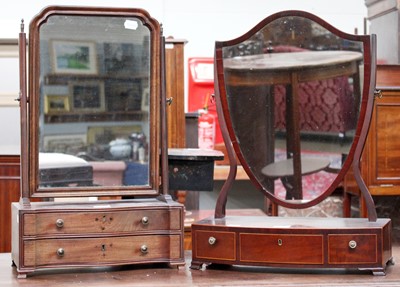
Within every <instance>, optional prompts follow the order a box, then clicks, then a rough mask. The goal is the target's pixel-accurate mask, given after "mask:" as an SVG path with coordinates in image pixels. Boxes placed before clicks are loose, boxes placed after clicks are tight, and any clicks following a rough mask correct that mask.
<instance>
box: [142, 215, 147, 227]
mask: <svg viewBox="0 0 400 287" xmlns="http://www.w3.org/2000/svg"><path fill="white" fill-rule="evenodd" d="M142 224H143V225H147V224H149V218H148V217H147V216H143V218H142Z"/></svg>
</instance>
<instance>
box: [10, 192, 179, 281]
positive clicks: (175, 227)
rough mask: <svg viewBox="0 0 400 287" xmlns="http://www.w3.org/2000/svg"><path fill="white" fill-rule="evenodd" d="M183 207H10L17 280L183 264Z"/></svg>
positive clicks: (151, 203)
mask: <svg viewBox="0 0 400 287" xmlns="http://www.w3.org/2000/svg"><path fill="white" fill-rule="evenodd" d="M183 212H184V209H183V205H181V204H179V203H176V202H173V201H172V200H171V201H168V202H163V201H159V200H157V199H146V200H124V201H109V202H101V201H100V202H99V201H98V202H96V203H75V204H60V203H58V204H57V203H49V202H47V203H31V206H30V207H23V206H22V205H20V204H19V203H13V205H12V228H13V240H12V252H11V253H12V260H13V264H14V265H15V266H16V267H17V272H18V277H19V278H25V277H26V276H27V274H29V273H32V272H34V271H37V270H46V269H50V268H51V269H54V268H60V269H62V268H64V269H65V268H75V267H98V266H116V265H125V264H144V263H167V264H169V265H171V266H179V265H184V264H185V261H184V251H183V237H184V231H183V217H184V216H183Z"/></svg>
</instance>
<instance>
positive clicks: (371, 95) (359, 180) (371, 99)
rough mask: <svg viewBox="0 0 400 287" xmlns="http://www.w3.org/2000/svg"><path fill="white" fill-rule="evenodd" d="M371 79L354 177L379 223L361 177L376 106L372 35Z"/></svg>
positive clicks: (372, 217) (372, 218) (373, 39)
mask: <svg viewBox="0 0 400 287" xmlns="http://www.w3.org/2000/svg"><path fill="white" fill-rule="evenodd" d="M370 46H371V51H370V55H371V63H370V65H371V75H372V77H371V79H370V86H369V87H368V89H369V90H368V96H369V99H368V103H367V108H366V112H365V114H366V115H367V116H366V118H365V120H364V124H363V126H362V131H361V134H360V139H359V141H360V142H361V143H362V145H359V146H357V148H356V150H355V153H354V159H353V171H354V177H355V179H356V181H357V184H358V187H359V188H360V191H361V194H362V196H363V197H364V199H365V203H366V206H367V211H368V220H369V221H371V222H375V221H377V218H378V216H377V213H376V208H375V203H374V200H373V198H372V195H371V193H370V192H369V190H368V188H367V186H366V184H365V182H364V180H363V178H362V177H361V173H360V161H361V155H362V152H363V150H364V145H365V141H366V139H367V136H368V131H369V127H370V123H371V115H372V109H373V106H374V98H375V86H376V35H375V34H372V35H371V45H370Z"/></svg>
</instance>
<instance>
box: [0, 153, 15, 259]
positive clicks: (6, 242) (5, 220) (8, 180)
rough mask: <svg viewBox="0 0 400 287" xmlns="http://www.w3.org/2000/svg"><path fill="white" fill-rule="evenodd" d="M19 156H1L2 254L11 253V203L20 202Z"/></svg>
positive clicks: (0, 214)
mask: <svg viewBox="0 0 400 287" xmlns="http://www.w3.org/2000/svg"><path fill="white" fill-rule="evenodd" d="M19 189H20V159H19V155H0V212H1V213H0V252H10V251H11V202H16V201H18V200H19Z"/></svg>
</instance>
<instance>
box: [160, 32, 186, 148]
mask: <svg viewBox="0 0 400 287" xmlns="http://www.w3.org/2000/svg"><path fill="white" fill-rule="evenodd" d="M186 42H187V41H186V40H178V39H173V38H167V39H166V40H165V69H166V75H165V77H166V79H165V81H166V96H167V98H172V104H171V105H169V106H168V107H167V118H168V120H167V123H168V147H169V148H184V147H186V142H185V88H184V85H185V84H184V83H185V78H184V75H185V74H184V46H185V44H186Z"/></svg>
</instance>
